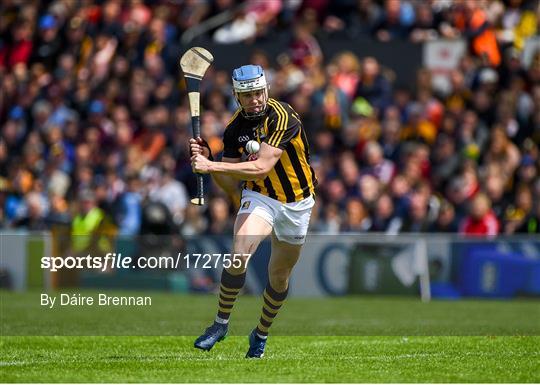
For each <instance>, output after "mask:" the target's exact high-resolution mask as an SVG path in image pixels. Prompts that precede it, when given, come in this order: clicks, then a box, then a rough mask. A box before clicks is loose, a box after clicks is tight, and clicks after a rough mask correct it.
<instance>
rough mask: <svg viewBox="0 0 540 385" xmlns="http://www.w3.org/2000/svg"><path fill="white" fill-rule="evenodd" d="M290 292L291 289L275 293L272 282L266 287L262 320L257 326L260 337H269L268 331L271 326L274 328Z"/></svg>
mask: <svg viewBox="0 0 540 385" xmlns="http://www.w3.org/2000/svg"><path fill="white" fill-rule="evenodd" d="M288 292H289V288H287V289H286V290H285V291H283V292H281V293H279V292H277V291H275V290H274V289H273V288H272V286H270V282H268V284H267V285H266V288H265V289H264V293H263V300H264V303H263V307H262V313H261V318H260V319H259V324H258V325H257V334H258V335H259V336H260V337H263V338H264V337H266V336H268V329H269V328H270V326H272V322H274V318H275V317H276V315H277V313H278V311H279V309H280V308H281V305H283V302H285V298H287V293H288Z"/></svg>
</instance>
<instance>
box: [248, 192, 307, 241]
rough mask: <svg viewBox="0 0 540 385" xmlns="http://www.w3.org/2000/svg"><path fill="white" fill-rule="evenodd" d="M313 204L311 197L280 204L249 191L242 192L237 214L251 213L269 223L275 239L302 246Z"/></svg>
mask: <svg viewBox="0 0 540 385" xmlns="http://www.w3.org/2000/svg"><path fill="white" fill-rule="evenodd" d="M314 204H315V199H313V197H312V196H310V197H309V198H306V199H303V200H301V201H300V202H292V203H281V202H279V201H277V200H275V199H272V198H270V197H267V196H266V195H262V194H259V193H258V192H255V191H251V190H247V189H245V190H243V191H242V200H241V201H240V209H239V210H238V214H250V213H253V214H255V215H257V216H259V217H261V218H263V219H264V220H265V221H267V222H268V223H270V225H271V226H272V227H273V229H274V233H275V234H276V237H277V239H279V240H280V241H282V242H287V243H291V244H294V245H302V244H303V243H304V242H305V241H306V234H307V231H308V226H309V219H310V217H311V208H312V207H313V205H314Z"/></svg>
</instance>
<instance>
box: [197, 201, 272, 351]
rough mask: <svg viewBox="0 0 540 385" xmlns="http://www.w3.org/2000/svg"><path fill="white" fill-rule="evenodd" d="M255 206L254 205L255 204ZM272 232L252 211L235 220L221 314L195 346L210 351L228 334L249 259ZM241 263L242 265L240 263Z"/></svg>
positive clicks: (221, 293) (222, 284) (223, 277)
mask: <svg viewBox="0 0 540 385" xmlns="http://www.w3.org/2000/svg"><path fill="white" fill-rule="evenodd" d="M254 206H255V205H254ZM271 232H272V226H271V224H270V223H269V221H268V220H265V219H263V218H262V217H261V215H257V214H255V213H253V212H244V213H242V212H240V213H239V214H238V216H237V218H236V222H235V226H234V239H233V251H232V252H233V255H234V254H236V255H240V256H237V257H236V260H237V261H236V262H235V261H234V260H233V263H232V264H231V267H230V268H228V269H223V271H222V274H221V282H220V289H219V303H218V312H217V315H216V319H215V321H214V323H213V324H212V325H211V326H210V327H209V328H207V329H206V330H205V332H204V333H203V334H202V335H201V336H200V337H199V338H197V340H196V341H195V347H196V348H198V349H202V350H210V349H212V347H213V346H214V345H215V344H216V343H217V342H219V341H221V340H223V339H224V338H225V336H226V334H227V330H228V323H229V318H230V315H231V312H232V309H233V306H234V302H235V301H236V297H237V296H238V294H239V293H240V290H241V289H242V287H243V286H244V282H245V279H246V268H247V256H248V255H250V254H253V253H254V252H255V251H256V250H257V247H258V246H259V243H260V242H261V241H262V240H263V239H264V238H266V237H267V236H268V235H269V234H270V233H271ZM239 262H241V263H239Z"/></svg>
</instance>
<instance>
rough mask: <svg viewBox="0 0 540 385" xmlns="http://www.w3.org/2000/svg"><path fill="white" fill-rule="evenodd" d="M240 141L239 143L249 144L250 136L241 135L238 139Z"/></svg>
mask: <svg viewBox="0 0 540 385" xmlns="http://www.w3.org/2000/svg"><path fill="white" fill-rule="evenodd" d="M238 141H239V142H240V143H242V142H248V141H249V136H247V135H240V136H239V137H238Z"/></svg>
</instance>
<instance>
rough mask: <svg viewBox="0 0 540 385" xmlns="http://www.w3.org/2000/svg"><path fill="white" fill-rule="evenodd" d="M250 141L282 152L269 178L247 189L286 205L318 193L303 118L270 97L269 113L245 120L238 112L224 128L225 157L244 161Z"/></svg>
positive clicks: (247, 182)
mask: <svg viewBox="0 0 540 385" xmlns="http://www.w3.org/2000/svg"><path fill="white" fill-rule="evenodd" d="M250 140H257V141H258V142H259V143H261V142H265V143H267V144H269V145H270V146H273V147H277V148H279V149H281V150H283V153H282V154H281V157H280V158H279V160H278V162H277V163H276V165H275V166H274V168H273V169H272V170H271V171H270V173H269V174H268V175H267V176H266V178H264V179H261V180H255V181H246V182H245V184H244V187H245V188H246V189H249V190H253V191H255V192H258V193H261V194H263V195H266V196H268V197H270V198H273V199H276V200H278V201H280V202H283V203H290V202H298V201H300V200H302V199H305V198H308V197H309V196H311V195H314V193H315V186H316V185H317V179H316V178H315V172H314V171H313V169H312V168H311V166H310V165H309V145H308V142H307V136H306V133H305V131H304V127H303V125H302V122H301V121H300V117H299V116H298V114H297V113H296V112H295V111H294V110H293V108H292V107H291V106H290V105H288V104H287V103H283V102H279V101H277V100H275V99H272V98H270V99H269V100H268V108H267V110H266V114H265V115H264V116H263V117H261V118H260V119H257V120H253V119H246V118H244V117H243V116H242V114H241V113H240V110H238V111H236V112H235V114H234V116H233V117H232V119H231V121H230V122H229V124H228V125H227V128H226V129H225V133H224V137H223V144H224V150H223V156H224V157H227V158H241V157H242V154H245V153H246V148H245V146H246V143H247V142H248V141H250Z"/></svg>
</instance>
